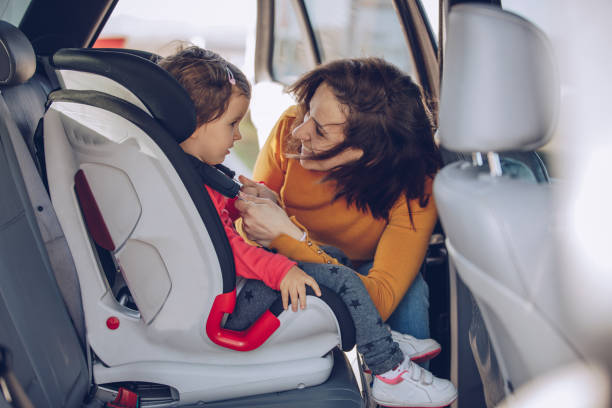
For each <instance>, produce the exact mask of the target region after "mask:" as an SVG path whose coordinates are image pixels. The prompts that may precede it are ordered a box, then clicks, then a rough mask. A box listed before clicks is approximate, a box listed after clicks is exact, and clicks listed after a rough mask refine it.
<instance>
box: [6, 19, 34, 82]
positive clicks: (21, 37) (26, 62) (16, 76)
mask: <svg viewBox="0 0 612 408" xmlns="http://www.w3.org/2000/svg"><path fill="white" fill-rule="evenodd" d="M0 43H1V44H2V47H0V85H19V84H23V83H24V82H27V81H28V80H29V79H30V78H32V75H34V72H35V71H36V54H35V53H34V48H32V44H31V43H30V40H28V37H26V36H25V34H24V33H22V32H21V31H20V30H19V29H18V28H17V27H15V26H13V25H12V24H10V23H7V22H6V21H0Z"/></svg>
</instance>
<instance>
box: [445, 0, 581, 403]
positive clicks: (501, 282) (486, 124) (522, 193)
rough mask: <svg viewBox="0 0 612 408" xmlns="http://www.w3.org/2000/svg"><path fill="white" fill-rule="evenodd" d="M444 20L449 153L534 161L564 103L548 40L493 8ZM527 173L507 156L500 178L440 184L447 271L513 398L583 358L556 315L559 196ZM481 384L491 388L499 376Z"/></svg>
mask: <svg viewBox="0 0 612 408" xmlns="http://www.w3.org/2000/svg"><path fill="white" fill-rule="evenodd" d="M448 21H449V26H448V40H447V44H446V46H447V48H446V54H445V55H446V59H445V65H444V70H445V71H444V74H443V82H442V98H441V106H440V112H441V113H440V115H441V116H440V141H441V143H442V145H443V147H444V148H446V149H449V150H455V151H463V152H470V151H471V152H508V151H522V152H528V151H529V150H531V149H535V148H537V147H539V146H541V145H542V144H544V143H546V142H547V141H548V139H549V138H550V136H551V134H552V132H553V131H554V127H555V122H556V116H557V109H558V104H559V101H558V99H559V85H558V79H557V74H556V68H555V65H554V60H553V56H552V53H551V47H550V45H549V43H548V40H547V38H546V37H545V36H544V35H543V34H542V32H541V31H539V30H538V29H537V28H536V27H534V26H533V25H532V24H531V23H529V22H528V21H526V20H524V19H522V18H520V17H518V16H516V15H514V14H512V13H509V12H506V11H504V10H502V9H501V8H497V7H491V6H487V5H477V4H462V5H458V6H455V7H453V8H452V9H451V11H450V14H449V19H448ZM524 154H527V153H524ZM524 164H525V163H522V162H521V160H520V157H519V156H513V158H511V157H502V159H501V170H502V175H501V176H499V175H491V174H490V173H489V169H488V166H486V165H485V166H480V167H476V166H474V165H472V164H471V163H470V162H466V161H464V162H457V163H451V164H449V165H447V166H446V167H444V168H443V169H442V170H441V171H440V172H439V174H438V175H437V177H436V179H435V182H434V196H435V199H436V205H437V207H438V211H439V214H440V220H441V222H442V226H443V227H444V230H445V232H446V236H447V240H446V245H447V249H448V252H449V256H450V259H451V263H452V265H454V268H456V272H457V274H458V275H459V277H460V278H461V280H462V281H463V282H464V283H465V284H466V285H467V287H468V288H469V290H470V291H471V293H472V294H473V296H474V299H475V301H476V303H477V305H478V308H479V310H480V312H481V313H482V319H483V321H484V322H485V324H486V328H487V331H488V334H489V337H490V340H491V344H492V345H493V349H494V351H495V354H496V357H497V361H498V363H499V371H500V372H501V375H502V377H503V384H504V385H505V388H506V392H511V391H512V390H513V388H515V387H518V386H520V385H522V384H524V383H525V382H527V381H529V380H531V379H532V378H534V377H535V376H537V375H539V374H541V373H543V372H545V371H547V370H550V369H553V368H555V367H556V366H558V365H560V364H563V363H567V362H569V361H572V360H573V359H576V358H579V357H580V353H579V351H578V350H577V349H576V347H575V345H574V344H573V343H572V341H571V339H570V338H569V337H568V335H567V333H566V329H565V328H564V327H563V324H562V323H561V319H560V316H559V315H558V313H559V312H558V311H559V310H560V308H559V304H558V296H559V292H558V290H557V276H556V265H555V251H554V248H555V246H554V241H553V239H552V238H553V236H554V235H553V230H554V228H555V215H554V212H553V205H552V198H553V188H554V186H553V185H550V184H548V183H545V182H544V183H542V182H540V183H538V182H536V181H541V177H538V176H537V175H536V174H534V173H533V172H532V171H529V170H530V169H532V168H533V166H524ZM544 173H545V172H544ZM495 174H496V173H495ZM544 175H545V174H544ZM465 312H469V311H462V310H458V313H459V314H462V313H465ZM476 341H478V339H476ZM480 368H486V367H480ZM459 370H461V368H459ZM480 374H481V375H482V376H483V377H484V378H483V383H484V384H485V388H486V387H487V384H489V383H492V381H490V380H492V379H493V377H494V375H496V373H494V372H493V371H490V372H487V370H481V373H480ZM496 382H497V383H499V381H496ZM461 392H462V390H461V389H459V394H461ZM485 393H487V390H485ZM497 394H499V392H497V391H496V399H497V400H498V399H499V395H497Z"/></svg>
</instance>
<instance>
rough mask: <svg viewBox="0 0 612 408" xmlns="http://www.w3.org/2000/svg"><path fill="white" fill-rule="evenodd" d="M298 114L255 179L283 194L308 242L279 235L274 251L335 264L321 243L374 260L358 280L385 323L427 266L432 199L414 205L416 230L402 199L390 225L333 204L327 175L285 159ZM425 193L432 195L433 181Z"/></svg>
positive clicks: (276, 135) (288, 114)
mask: <svg viewBox="0 0 612 408" xmlns="http://www.w3.org/2000/svg"><path fill="white" fill-rule="evenodd" d="M295 115H296V109H295V107H291V108H289V109H288V110H287V111H285V112H284V113H283V115H282V116H281V118H280V119H279V121H278V122H277V124H276V126H275V127H274V129H273V130H272V132H271V134H270V137H269V138H268V140H267V141H266V144H265V145H264V146H263V148H262V151H261V152H260V154H259V157H258V158H257V162H256V164H255V170H254V174H253V177H254V179H255V180H257V181H263V182H264V183H265V184H266V185H267V186H268V187H269V188H271V189H272V190H274V191H276V192H277V193H278V194H279V195H280V198H281V200H282V203H283V205H284V207H285V210H286V211H287V213H288V214H289V215H290V216H291V218H292V219H293V220H294V222H295V223H296V224H297V225H298V226H300V227H301V228H302V229H304V230H306V231H307V234H308V237H307V239H306V240H305V241H303V242H300V241H297V240H295V239H293V238H291V237H289V236H287V235H281V236H279V237H277V238H276V239H275V240H274V241H273V242H272V243H271V247H272V248H274V249H276V250H277V251H278V252H280V253H281V254H283V255H285V256H287V257H289V258H291V259H293V260H296V261H299V262H317V263H337V261H336V260H335V259H333V258H331V257H330V256H329V255H327V254H326V253H324V252H323V251H321V250H320V249H319V247H318V245H317V243H319V244H325V245H332V246H335V247H337V248H339V249H341V250H342V251H343V252H344V253H345V254H346V255H347V256H348V257H349V258H350V259H351V261H353V262H356V263H359V262H363V261H369V260H372V259H373V260H374V265H373V267H372V269H371V270H370V272H369V274H368V276H361V275H360V277H361V279H362V280H363V283H364V285H365V287H366V289H367V290H368V293H369V294H370V296H371V297H372V300H373V301H374V304H375V305H376V307H377V309H378V311H379V313H380V315H381V316H382V318H383V319H384V320H386V319H387V318H388V317H389V316H390V315H391V313H392V312H393V310H395V308H396V307H397V305H398V303H399V301H400V300H401V299H402V297H403V296H404V294H405V293H406V291H407V290H408V288H409V287H410V284H411V283H412V281H413V280H414V278H415V277H416V275H417V273H418V271H419V267H420V265H421V263H422V262H423V258H424V256H425V252H426V250H427V246H428V243H429V237H430V235H431V233H432V230H433V228H434V225H435V223H436V216H437V215H436V207H435V204H434V200H433V196H432V197H431V198H430V199H429V202H428V204H427V206H426V207H421V206H420V205H419V200H418V199H415V200H412V201H411V203H410V205H411V208H412V216H413V220H414V228H413V227H412V225H411V223H410V216H409V214H408V206H407V205H406V199H405V197H403V196H402V197H401V198H400V199H398V200H397V202H396V203H395V205H394V206H393V208H392V209H391V211H390V213H389V219H388V221H386V220H380V219H375V218H374V217H372V215H371V214H370V213H369V212H367V213H364V212H361V211H359V210H358V209H357V208H355V207H354V206H350V207H347V203H346V201H345V200H344V199H342V198H341V199H338V200H337V201H335V202H332V199H333V197H334V187H333V185H334V184H333V183H334V182H325V183H321V182H320V180H321V179H322V178H323V177H324V176H325V175H326V174H325V173H323V172H317V171H310V170H306V169H304V168H303V167H302V166H301V165H300V163H299V160H295V159H287V158H286V157H285V156H284V154H283V153H284V152H285V151H286V150H285V142H286V136H287V135H288V134H289V132H290V131H291V125H292V124H293V121H294V119H295ZM426 191H427V192H428V193H430V194H431V182H429V183H428V184H427V187H426Z"/></svg>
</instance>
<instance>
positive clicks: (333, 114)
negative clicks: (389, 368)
mask: <svg viewBox="0 0 612 408" xmlns="http://www.w3.org/2000/svg"><path fill="white" fill-rule="evenodd" d="M289 92H291V93H292V94H293V95H294V96H295V97H296V100H297V102H298V105H297V107H292V108H289V109H288V110H287V111H286V112H284V113H283V115H282V116H281V118H280V119H279V121H278V123H277V124H276V126H275V128H274V129H273V130H272V133H271V135H270V137H269V138H268V140H267V142H266V143H265V145H264V147H263V149H262V151H261V152H260V154H259V156H258V159H257V163H256V164H255V171H254V179H255V180H257V181H260V182H262V183H263V184H258V183H253V182H251V181H250V180H248V179H246V178H244V177H243V178H242V181H243V183H244V187H243V191H244V192H245V193H248V194H251V195H254V196H258V197H260V198H248V197H246V196H245V197H243V198H246V200H244V199H243V200H242V201H239V202H237V205H236V207H237V209H238V210H239V211H241V213H242V217H243V218H242V220H243V226H242V227H243V230H244V233H246V236H247V237H248V238H249V239H251V240H253V241H256V242H258V243H260V244H262V245H264V246H267V247H269V248H271V249H274V250H276V251H278V252H279V253H282V254H283V255H286V256H287V257H289V258H291V259H294V260H297V261H302V262H319V263H338V262H339V261H341V260H339V259H336V258H335V257H334V255H335V251H328V252H326V251H325V249H326V248H320V247H319V246H317V244H316V243H317V242H318V243H321V244H325V245H330V246H332V247H335V248H338V249H340V250H341V251H342V252H343V253H344V254H346V256H347V257H348V259H350V263H351V264H352V266H353V268H354V269H356V270H357V271H358V272H360V273H362V274H363V275H362V276H361V278H362V280H363V283H364V285H365V287H366V289H367V290H368V293H369V294H370V296H371V297H372V300H373V301H374V304H375V305H376V307H377V309H378V311H379V312H380V314H381V316H382V318H383V319H384V320H387V319H388V320H387V323H389V324H390V326H391V328H393V329H394V330H396V331H399V332H401V333H408V334H412V335H413V336H415V337H418V338H427V337H429V325H428V288H427V284H426V283H425V282H424V280H423V278H422V277H421V275H420V274H419V269H420V267H421V264H422V262H423V259H424V256H425V252H426V250H427V247H428V243H429V238H430V235H431V233H432V230H433V228H434V225H435V222H436V209H435V204H434V200H433V197H432V181H433V177H434V175H435V173H436V171H437V170H438V168H439V167H440V165H441V159H440V155H439V152H438V149H437V148H436V145H435V144H434V140H433V132H434V127H433V121H432V116H431V113H430V111H429V109H428V108H427V105H426V103H425V99H424V97H423V93H422V90H421V88H420V87H419V86H418V85H416V84H415V83H414V82H413V81H412V79H411V78H410V77H409V76H408V75H405V74H404V73H402V72H401V71H399V70H398V69H397V68H395V67H394V66H393V65H391V64H389V63H387V62H385V61H383V60H381V59H377V58H365V59H346V60H338V61H334V62H331V63H328V64H325V65H322V66H319V67H317V68H316V69H314V70H313V71H311V72H309V73H307V74H305V75H304V76H303V77H302V78H300V79H299V80H298V81H297V82H296V83H295V84H293V85H292V86H291V87H290V88H289ZM261 198H265V199H261ZM277 204H278V205H277ZM281 207H282V208H281ZM409 288H410V290H409ZM398 305H399V306H398ZM396 308H397V310H396ZM394 310H395V313H393V312H394ZM392 313H393V315H392Z"/></svg>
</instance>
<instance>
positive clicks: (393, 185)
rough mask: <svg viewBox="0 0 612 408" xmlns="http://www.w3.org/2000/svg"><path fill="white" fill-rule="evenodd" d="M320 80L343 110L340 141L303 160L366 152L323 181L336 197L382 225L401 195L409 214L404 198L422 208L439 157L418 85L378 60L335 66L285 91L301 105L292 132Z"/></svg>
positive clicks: (349, 61)
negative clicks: (331, 182) (332, 184)
mask: <svg viewBox="0 0 612 408" xmlns="http://www.w3.org/2000/svg"><path fill="white" fill-rule="evenodd" d="M323 82H325V83H326V84H327V85H329V86H330V88H331V90H332V92H333V93H334V95H335V97H336V98H337V99H338V101H339V102H340V103H341V104H343V105H344V106H345V107H346V108H347V111H348V115H347V120H346V123H345V128H344V134H345V140H344V142H342V143H340V144H339V145H337V146H335V147H333V148H331V149H329V150H328V151H326V152H323V153H319V154H317V155H316V156H314V157H309V159H315V160H317V159H318V160H322V159H327V158H330V157H333V156H335V155H337V154H338V153H340V152H342V151H343V150H345V149H347V148H349V147H354V148H359V149H361V150H363V152H364V154H363V156H362V157H361V158H360V159H358V160H356V161H353V162H350V163H347V164H344V165H341V166H338V167H336V168H333V169H331V170H330V172H329V174H328V176H327V177H326V180H334V181H336V184H337V190H336V196H335V198H334V199H338V198H339V197H344V198H345V199H346V200H347V201H348V203H349V204H355V205H356V206H357V208H359V209H360V210H362V211H366V210H367V209H369V210H370V211H371V213H372V215H373V216H374V217H376V218H385V219H387V218H388V216H389V211H390V210H391V207H392V206H393V205H394V204H395V202H396V201H397V200H398V198H399V197H400V195H401V194H404V195H405V197H406V200H407V201H408V206H409V210H410V211H411V210H412V209H411V208H410V200H412V199H415V198H418V199H419V204H420V206H421V207H424V206H426V205H427V203H428V201H429V198H430V197H429V194H428V193H427V192H426V191H425V188H426V186H425V184H426V182H427V179H428V178H433V176H434V175H435V173H436V171H437V170H438V169H439V167H440V166H441V158H440V153H439V151H438V148H437V146H436V145H435V143H434V138H433V135H434V121H433V117H432V114H431V112H430V110H429V108H428V106H427V103H426V101H425V98H424V95H423V91H422V90H421V87H420V86H419V85H417V84H415V83H414V81H412V79H411V78H410V76H408V75H406V74H404V73H403V72H401V71H400V70H399V69H398V68H396V67H395V66H393V65H392V64H390V63H388V62H386V61H384V60H382V59H380V58H358V59H343V60H337V61H333V62H330V63H327V64H324V65H321V66H319V67H317V68H315V69H314V70H312V71H310V72H308V73H306V74H305V75H304V76H302V77H301V78H300V79H299V80H298V81H297V82H296V83H294V84H293V85H291V86H290V87H289V92H290V93H292V94H294V95H295V97H296V99H297V101H298V104H299V112H300V114H299V115H298V118H297V119H296V121H295V126H297V125H299V124H300V123H301V122H302V119H303V115H304V114H305V113H306V112H308V109H309V105H310V100H311V99H312V97H313V95H314V93H315V91H316V90H317V88H318V87H319V86H320V85H321V84H322V83H323ZM289 137H291V136H289ZM292 145H293V146H295V143H293V144H292V143H288V146H292ZM288 153H296V151H293V152H288ZM410 219H411V221H412V212H410ZM413 225H414V224H413Z"/></svg>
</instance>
